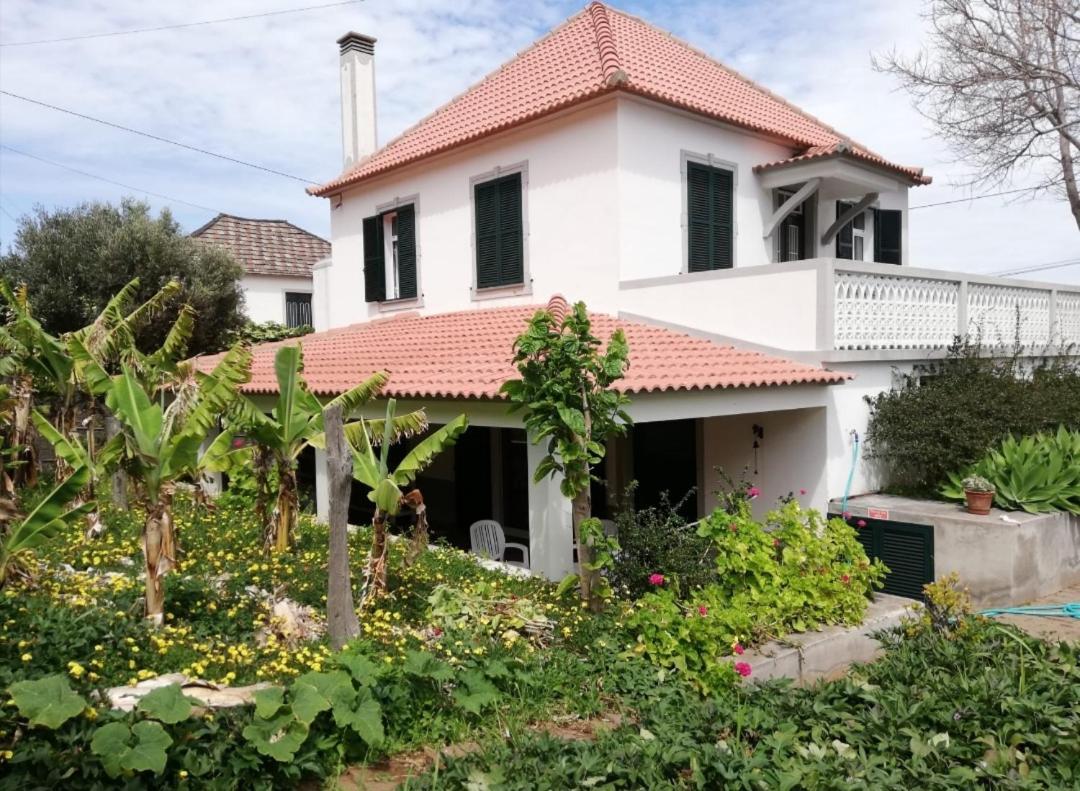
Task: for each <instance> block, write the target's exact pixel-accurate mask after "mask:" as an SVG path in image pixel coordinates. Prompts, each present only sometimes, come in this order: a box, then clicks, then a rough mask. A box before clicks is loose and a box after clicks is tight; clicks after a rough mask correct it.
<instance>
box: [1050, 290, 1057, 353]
mask: <svg viewBox="0 0 1080 791" xmlns="http://www.w3.org/2000/svg"><path fill="white" fill-rule="evenodd" d="M1057 303H1058V290H1057V289H1056V288H1052V289H1050V342H1051V343H1053V342H1054V336H1055V335H1057V334H1058V327H1057Z"/></svg>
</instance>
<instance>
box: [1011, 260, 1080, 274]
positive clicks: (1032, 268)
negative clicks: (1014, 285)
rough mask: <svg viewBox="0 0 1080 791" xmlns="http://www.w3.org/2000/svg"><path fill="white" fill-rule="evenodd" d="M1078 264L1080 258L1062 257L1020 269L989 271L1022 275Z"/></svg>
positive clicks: (1079, 263)
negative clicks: (1058, 259)
mask: <svg viewBox="0 0 1080 791" xmlns="http://www.w3.org/2000/svg"><path fill="white" fill-rule="evenodd" d="M1078 265H1080V258H1063V259H1061V260H1060V261H1048V262H1047V263H1045V264H1035V265H1034V266H1027V267H1023V268H1021V269H1006V270H1003V271H1000V272H991V273H990V274H992V275H1024V274H1027V273H1028V272H1045V271H1046V270H1047V269H1061V268H1063V267H1067V266H1078Z"/></svg>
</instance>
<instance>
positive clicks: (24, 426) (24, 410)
mask: <svg viewBox="0 0 1080 791" xmlns="http://www.w3.org/2000/svg"><path fill="white" fill-rule="evenodd" d="M11 394H12V395H13V396H14V398H15V417H14V420H13V429H12V435H11V447H12V449H13V450H14V451H15V457H14V459H13V461H14V462H15V464H14V472H13V474H12V480H13V487H12V488H13V489H14V490H15V491H18V490H19V489H22V488H23V487H24V486H33V485H34V484H35V483H37V474H38V468H37V453H36V452H35V450H34V443H33V441H32V440H31V437H30V411H31V409H33V406H34V383H33V381H32V380H31V379H30V377H29V376H19V377H16V379H15V383H14V385H13V386H12V388H11Z"/></svg>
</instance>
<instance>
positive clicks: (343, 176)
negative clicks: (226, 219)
mask: <svg viewBox="0 0 1080 791" xmlns="http://www.w3.org/2000/svg"><path fill="white" fill-rule="evenodd" d="M584 13H585V10H582V11H579V12H578V13H576V14H573V15H572V16H569V17H567V18H566V19H564V20H563V21H562V23H561V24H559V25H556V26H555V27H553V28H552V29H551V30H549V31H548V32H547V33H546V34H544V35H543V36H541V37H540V38H538V39H536V40H535V41H534V42H532V43H531V44H529V46H527V47H525V48H524V49H520V50H518V51H517V52H516V53H514V54H513V55H511V56H510V58H509V59H508V60H505V61H503V62H502V63H501V64H500V65H499V67H498V68H496V69H493V70H492V71H489V72H488V73H487V74H485V75H484V76H483V77H481V78H480V79H479V80H477V81H476V82H474V83H472V84H471V85H469V86H467V87H466V88H465V89H464V90H462V91H459V92H458V93H456V94H454V95H453V96H451V97H450V98H449V99H447V100H446V101H445V102H443V103H442V104H440V105H439V106H438V107H436V108H435V109H434V110H432V111H431V112H430V113H428V114H427V115H425V116H423V117H422V118H420V119H419V120H418V121H416V123H414V124H412V125H411V126H409V127H407V128H406V129H404V130H403V131H401V132H399V133H398V134H397V135H396V136H394V137H392V138H391V139H389V140H387V141H386V142H385V143H383V144H382V145H381V146H379V147H378V148H377V149H375V151H373V152H372V153H370V154H368V155H367V156H366V157H364V158H363V159H361V160H360V161H359V162H357V163H356V164H354V165H353V166H352V167H350V168H349V169H348V170H346V171H344V172H343V173H339V174H338V175H337V176H335V177H334V178H332V179H331V180H330V181H327V182H324V183H322V184H317V185H312V186H310V187H307V188H306V190H305V191H306V192H308V193H310V194H312V195H318V194H319V193H320V192H321V191H322V190H324V189H326V188H327V187H328V186H330V185H334V186H335V187H337V186H344V182H346V181H347V179H348V178H349V177H350V176H352V174H353V173H355V172H356V171H358V170H360V169H361V168H363V167H364V165H366V164H367V163H368V161H369V160H372V159H374V158H375V157H377V156H379V154H381V153H382V152H383V151H385V150H386V149H388V148H390V146H392V145H394V144H396V143H397V142H398V141H400V140H403V139H404V138H406V137H408V136H409V135H410V134H411V133H412V132H414V131H416V129H418V128H419V127H420V126H421V125H423V124H425V123H427V122H428V121H430V120H431V119H432V118H434V117H435V116H436V115H438V114H439V113H441V112H442V111H443V110H445V109H446V108H448V107H449V106H450V105H452V104H454V102H456V101H457V100H458V99H461V98H463V97H465V96H466V95H468V94H469V93H470V92H472V91H473V90H474V89H476V88H479V87H480V86H481V85H483V84H484V83H485V82H487V81H488V80H490V79H491V78H492V77H494V76H496V75H497V74H500V73H501V72H503V71H504V70H505V69H506V67H507V66H509V65H510V64H511V63H514V62H515V61H516V60H518V59H519V58H521V56H522V55H524V54H525V53H527V52H530V51H532V50H534V49H536V48H537V47H539V46H540V45H541V44H542V43H544V42H545V41H547V40H548V39H549V38H551V37H552V36H554V35H555V34H556V33H558V32H559V31H560V30H562V29H563V28H564V27H566V26H568V25H569V24H570V23H571V22H573V21H574V20H575V19H577V18H578V17H579V16H581V15H582V14H584ZM338 182H343V183H342V184H340V185H339V184H338Z"/></svg>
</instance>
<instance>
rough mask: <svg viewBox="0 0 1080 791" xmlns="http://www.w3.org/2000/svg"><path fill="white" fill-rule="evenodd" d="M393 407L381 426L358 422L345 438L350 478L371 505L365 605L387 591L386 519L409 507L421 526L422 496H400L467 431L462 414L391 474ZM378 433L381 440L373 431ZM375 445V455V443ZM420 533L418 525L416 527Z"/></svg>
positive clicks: (414, 493)
mask: <svg viewBox="0 0 1080 791" xmlns="http://www.w3.org/2000/svg"><path fill="white" fill-rule="evenodd" d="M396 408H397V403H396V402H395V400H394V399H393V398H391V399H390V400H389V401H387V404H386V417H385V418H384V419H383V420H381V421H364V420H363V419H361V420H360V421H359V423H360V426H359V427H358V430H356V431H355V432H354V433H353V435H352V436H351V437H350V438H349V439H350V443H351V444H352V448H353V478H355V479H356V480H358V481H360V483H363V484H364V485H366V486H367V487H368V488H369V489H371V491H370V492H369V493H368V499H369V500H371V502H373V503H374V504H375V515H374V517H373V518H372V538H371V551H370V554H369V555H368V562H367V566H366V568H365V570H364V593H363V596H362V597H361V600H362V601H366V600H368V599H370V598H373V597H375V596H379V595H381V594H383V593H385V592H386V549H387V543H386V520H387V519H388V518H389V519H393V518H394V517H395V516H397V515H398V514H399V513H401V510H402V508H405V507H408V508H412V509H413V510H414V511H416V512H417V517H418V519H420V518H421V517H422V518H423V519H424V520H425V523H426V514H425V511H424V510H423V497H422V496H421V495H420V493H419V491H418V490H413V491H410V492H409V493H408V494H406V493H404V492H403V491H402V488H403V487H406V486H408V485H409V484H410V483H412V482H413V481H414V480H416V476H418V475H419V474H420V473H421V472H423V471H424V470H425V469H427V467H429V466H430V465H431V463H432V461H434V460H435V457H436V456H438V455H439V454H440V453H442V452H443V451H444V450H446V449H447V448H449V447H450V446H452V445H453V444H454V443H455V442H457V439H458V437H460V436H461V435H462V433H463V432H464V431H465V429H466V428H468V425H469V421H468V419H467V418H466V416H465V415H458V416H457V417H456V418H454V419H453V420H451V421H450V422H449V423H447V424H446V425H444V426H442V427H441V428H439V429H437V430H436V431H434V432H432V433H431V434H430V435H429V436H427V437H425V438H424V439H422V440H421V441H420V442H418V443H417V444H416V445H415V446H414V447H413V448H412V449H411V450H410V451H409V452H408V453H407V454H406V455H405V458H403V459H402V460H401V461H400V462H399V463H398V465H397V466H396V467H394V469H392V470H391V469H390V446H391V444H392V443H393V440H394V434H393V432H394V421H395V419H396V418H395V414H394V413H395V410H396ZM379 431H381V432H382V435H381V437H380V436H379V434H378V433H377V432H379ZM373 440H376V441H378V442H379V445H380V447H379V449H378V451H377V452H376V449H375V443H374V442H373ZM417 529H419V525H418V527H417Z"/></svg>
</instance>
